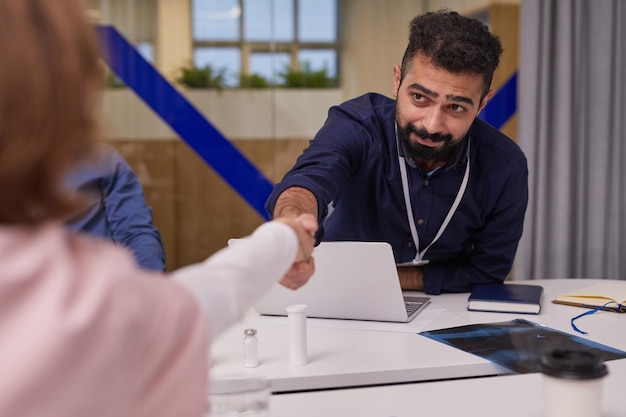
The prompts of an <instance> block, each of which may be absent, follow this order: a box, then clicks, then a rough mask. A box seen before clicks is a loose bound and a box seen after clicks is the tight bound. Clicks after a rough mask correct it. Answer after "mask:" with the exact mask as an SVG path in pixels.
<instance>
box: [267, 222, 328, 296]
mask: <svg viewBox="0 0 626 417" xmlns="http://www.w3.org/2000/svg"><path fill="white" fill-rule="evenodd" d="M275 221H279V222H282V223H285V224H287V225H288V226H291V228H292V229H293V230H294V231H295V232H296V235H297V236H298V243H299V245H300V250H299V251H298V254H297V255H296V259H295V260H294V264H293V265H292V267H291V269H290V270H289V271H287V273H286V274H285V276H284V277H283V278H282V279H281V280H280V283H281V284H282V285H284V286H285V287H287V288H289V289H292V290H295V289H298V288H300V287H301V286H303V285H304V284H306V283H307V282H308V281H309V278H311V276H312V275H313V272H315V263H314V262H313V258H312V257H311V253H312V252H313V248H314V247H315V232H317V228H318V224H317V219H316V218H315V216H313V215H311V214H301V215H299V216H298V217H279V218H276V219H275Z"/></svg>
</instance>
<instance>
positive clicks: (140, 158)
mask: <svg viewBox="0 0 626 417" xmlns="http://www.w3.org/2000/svg"><path fill="white" fill-rule="evenodd" d="M108 143H110V144H111V145H113V146H114V147H115V148H116V149H117V150H118V151H119V152H120V154H121V155H122V156H124V158H126V160H127V161H128V163H129V164H130V166H131V167H132V168H133V170H134V171H135V173H136V174H137V177H138V178H139V181H140V182H141V184H142V187H143V190H144V194H145V195H146V201H147V202H148V205H149V206H150V207H152V214H153V218H154V224H155V225H156V226H157V228H158V229H159V232H160V233H161V238H162V240H163V246H164V249H165V256H166V267H167V269H168V270H171V269H174V268H175V267H176V266H177V265H178V264H179V262H178V258H177V256H176V239H177V238H176V230H177V229H176V222H177V215H176V211H175V206H174V204H173V202H174V198H175V188H176V175H175V174H176V172H175V170H174V167H175V158H174V157H173V156H174V151H175V146H176V144H177V142H175V141H161V140H158V141H144V140H142V141H134V140H114V141H109V142H108Z"/></svg>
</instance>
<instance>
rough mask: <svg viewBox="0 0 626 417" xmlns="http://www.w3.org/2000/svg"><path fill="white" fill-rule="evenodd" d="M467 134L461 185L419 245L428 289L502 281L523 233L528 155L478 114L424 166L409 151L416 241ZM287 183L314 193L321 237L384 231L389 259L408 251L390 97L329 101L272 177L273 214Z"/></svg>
mask: <svg viewBox="0 0 626 417" xmlns="http://www.w3.org/2000/svg"><path fill="white" fill-rule="evenodd" d="M468 140H469V141H470V155H469V159H470V174H469V182H468V184H467V188H466V191H465V193H464V195H463V198H462V200H461V202H460V205H459V207H458V209H457V210H456V212H455V214H454V216H453V217H452V220H451V221H450V223H449V224H448V226H447V228H446V229H445V231H444V232H443V235H442V236H441V237H440V238H439V239H438V240H437V241H436V242H435V243H434V244H433V245H432V246H431V247H430V248H429V249H428V251H427V252H426V254H425V255H424V259H428V260H429V261H430V263H429V264H427V265H425V266H424V267H423V271H424V290H425V292H427V293H430V294H439V293H441V292H444V291H445V292H468V291H471V289H472V288H473V287H474V286H475V285H476V284H480V283H490V282H502V281H504V279H505V278H506V276H507V274H508V273H509V272H510V270H511V268H512V265H513V261H514V258H515V253H516V251H517V246H518V243H519V239H520V237H521V235H522V228H523V222H524V215H525V211H526V206H527V203H528V167H527V161H526V157H525V156H524V154H523V152H522V151H521V149H520V148H519V147H518V146H517V144H516V143H515V142H513V141H512V140H511V139H509V138H508V137H507V136H505V135H504V134H502V133H501V132H499V131H498V130H497V129H495V128H494V127H492V126H490V125H488V124H487V123H485V122H483V121H481V120H479V119H476V120H475V121H474V122H473V124H472V126H471V128H470V130H469V132H468V136H467V138H466V140H464V141H463V142H462V143H461V145H460V146H458V147H457V150H456V152H455V155H454V156H453V157H452V158H451V160H450V161H449V162H448V163H447V164H446V165H444V166H443V167H442V168H440V169H438V170H436V171H435V172H433V173H431V175H428V174H427V173H424V172H422V171H421V170H420V168H419V167H417V166H416V164H415V163H413V161H411V160H409V158H407V174H408V183H409V190H410V196H411V204H412V210H413V215H414V219H415V225H416V227H417V232H418V236H419V242H420V250H423V249H424V248H426V246H428V245H429V244H430V243H431V242H432V240H433V239H434V237H435V235H436V234H437V232H438V231H439V228H440V227H441V225H442V223H443V222H444V218H445V217H446V215H447V214H448V211H449V210H450V207H451V206H452V204H453V202H454V199H455V197H456V196H457V193H458V191H459V187H460V185H461V181H462V179H463V175H464V173H465V168H466V164H467V156H466V151H467V141H468ZM400 154H403V152H402V151H400ZM293 186H299V187H303V188H306V189H308V190H310V191H311V192H312V193H313V194H314V195H315V196H316V198H317V204H318V220H319V222H320V225H321V227H320V230H319V232H318V240H328V241H338V240H355V241H385V242H389V243H390V244H391V246H392V247H393V252H394V256H395V259H396V262H398V263H400V262H407V261H411V260H412V259H413V258H414V257H415V254H416V248H415V247H414V244H413V239H412V236H411V231H410V228H409V223H408V220H407V210H406V205H405V202H404V194H403V190H402V182H401V177H400V168H399V158H398V147H397V142H396V135H395V100H392V99H390V98H388V97H385V96H382V95H379V94H375V93H368V94H365V95H363V96H360V97H357V98H355V99H352V100H350V101H347V102H345V103H343V104H341V105H339V106H334V107H331V109H330V110H329V113H328V118H327V120H326V122H325V123H324V125H323V126H322V128H321V129H320V130H319V132H318V133H317V134H316V136H315V138H314V139H313V140H312V141H311V142H310V144H309V146H308V148H306V149H305V150H304V151H303V153H302V155H301V156H300V157H299V158H298V160H297V161H296V164H295V165H294V166H293V168H292V169H291V170H290V171H289V172H287V174H285V176H284V178H283V180H282V181H281V182H280V183H278V184H276V185H275V186H274V189H273V191H272V193H271V195H270V197H269V198H268V200H267V204H266V209H267V210H268V213H270V215H271V214H272V213H273V211H274V206H275V204H276V200H277V198H278V196H279V195H280V193H282V192H283V191H284V190H285V189H287V188H289V187H293ZM331 202H332V205H331ZM329 205H331V206H332V208H331V214H330V215H328V213H329Z"/></svg>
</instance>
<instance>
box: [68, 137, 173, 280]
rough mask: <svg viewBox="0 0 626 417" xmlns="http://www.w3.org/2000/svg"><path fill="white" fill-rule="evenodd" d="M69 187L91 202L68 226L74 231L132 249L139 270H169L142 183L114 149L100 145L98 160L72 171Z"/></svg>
mask: <svg viewBox="0 0 626 417" xmlns="http://www.w3.org/2000/svg"><path fill="white" fill-rule="evenodd" d="M65 185H66V187H68V188H69V189H70V190H77V191H79V192H80V193H81V195H82V196H84V197H85V198H86V199H87V207H86V208H85V210H84V211H83V212H81V213H78V214H77V215H76V216H75V217H73V218H71V219H69V220H68V221H67V222H66V224H67V227H68V228H69V229H70V230H71V231H73V232H85V233H89V234H92V235H95V236H100V237H103V238H107V239H111V240H112V241H114V242H116V243H118V244H120V245H122V246H124V247H126V248H128V249H129V250H130V251H131V252H132V253H133V255H134V257H135V260H136V261H137V264H138V265H139V266H141V267H143V268H146V269H150V270H155V271H164V270H165V251H164V250H163V244H162V242H161V234H160V233H159V231H158V230H157V228H156V227H155V226H154V225H153V223H152V209H151V208H150V207H148V205H147V204H146V200H145V197H144V193H143V188H142V187H141V183H140V182H139V179H138V178H137V176H136V175H135V173H134V172H133V170H132V169H131V167H130V166H129V165H128V163H127V162H126V160H125V159H124V158H122V156H121V155H120V154H119V153H118V152H117V151H116V150H115V149H114V148H113V147H111V146H109V145H106V144H100V145H99V148H98V154H97V158H96V160H94V161H88V162H85V163H83V164H81V165H80V166H78V167H76V168H75V169H74V170H72V171H71V172H70V173H69V174H68V175H67V177H66V178H65Z"/></svg>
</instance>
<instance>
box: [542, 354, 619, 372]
mask: <svg viewBox="0 0 626 417" xmlns="http://www.w3.org/2000/svg"><path fill="white" fill-rule="evenodd" d="M541 372H543V373H544V374H546V375H550V376H553V377H557V378H565V379H595V378H601V377H603V376H605V375H606V374H608V373H609V371H608V369H607V368H606V365H605V364H604V362H603V360H602V358H601V357H600V356H598V355H596V354H594V353H593V352H590V351H586V350H572V349H555V350H553V351H550V352H548V353H546V354H545V355H543V357H542V358H541Z"/></svg>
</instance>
